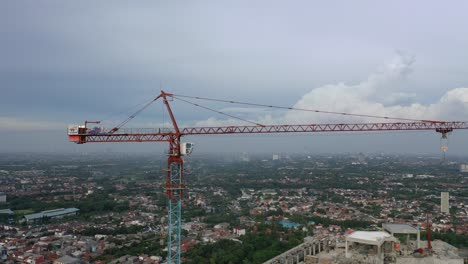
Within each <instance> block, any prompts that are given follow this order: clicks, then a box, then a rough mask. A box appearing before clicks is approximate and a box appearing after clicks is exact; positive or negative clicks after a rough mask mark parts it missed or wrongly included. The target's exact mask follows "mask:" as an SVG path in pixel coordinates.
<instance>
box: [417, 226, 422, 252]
mask: <svg viewBox="0 0 468 264" xmlns="http://www.w3.org/2000/svg"><path fill="white" fill-rule="evenodd" d="M420 236H421V233H419V227H418V239H417V240H418V241H417V245H418V248H420V247H421V237H420Z"/></svg>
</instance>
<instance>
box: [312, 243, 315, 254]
mask: <svg viewBox="0 0 468 264" xmlns="http://www.w3.org/2000/svg"><path fill="white" fill-rule="evenodd" d="M312 249H313V250H314V254H313V255H314V256H315V244H314V245H312Z"/></svg>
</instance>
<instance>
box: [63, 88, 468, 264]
mask: <svg viewBox="0 0 468 264" xmlns="http://www.w3.org/2000/svg"><path fill="white" fill-rule="evenodd" d="M184 97H185V98H193V99H199V100H211V101H220V102H226V103H238V104H244V105H251V106H261V107H274V106H270V105H261V104H253V103H242V102H235V101H227V100H217V99H209V98H202V97H190V96H182V95H174V94H171V93H167V92H164V91H161V93H160V94H159V95H158V96H157V97H156V98H154V99H153V100H152V101H151V102H149V103H147V104H146V105H144V106H143V107H142V108H141V109H140V110H138V111H137V112H136V113H135V114H133V115H131V116H130V117H128V118H127V119H126V120H125V121H123V122H122V123H121V124H119V125H118V126H116V127H114V128H112V129H111V130H109V131H106V130H104V129H100V128H88V127H87V124H90V123H91V124H92V123H94V124H99V122H100V121H86V122H85V125H72V126H69V128H68V136H69V140H70V141H71V142H75V143H77V144H84V143H110V142H167V143H169V152H168V159H167V169H166V171H167V176H166V181H165V182H164V191H165V194H166V197H167V200H168V228H167V240H168V241H167V242H168V245H167V253H168V255H167V263H169V264H172V263H177V264H178V263H180V261H181V247H180V246H181V221H182V200H183V199H184V194H185V190H186V186H185V180H184V161H183V156H185V155H188V154H190V153H191V152H192V149H193V144H192V143H183V142H182V141H181V139H182V137H183V136H189V135H190V136H191V135H224V134H271V133H323V132H364V131H368V132H372V131H423V130H433V131H436V132H438V133H441V135H442V137H443V138H446V136H447V134H448V133H450V132H452V131H453V130H456V129H468V122H465V121H433V120H416V119H409V118H396V117H385V116H372V115H358V114H348V113H339V112H330V111H321V110H310V109H296V108H291V107H276V108H281V109H289V110H301V111H311V112H315V113H327V114H338V115H345V116H346V115H349V116H360V117H374V118H383V119H392V120H398V122H383V123H339V124H302V125H262V124H258V123H255V122H251V121H248V120H245V119H241V118H237V117H234V116H231V115H228V114H225V113H222V112H220V111H216V110H213V109H211V108H208V107H205V106H201V105H199V104H195V103H192V102H190V101H187V100H185V99H183V98H184ZM158 99H162V100H163V103H164V105H165V106H166V110H167V112H168V114H169V117H170V119H171V123H172V127H173V128H172V129H169V130H165V129H163V130H161V129H128V128H122V127H123V125H125V124H126V123H128V122H129V121H130V120H131V119H133V118H134V117H135V116H136V115H137V114H139V113H140V112H141V111H143V110H144V109H146V108H147V107H148V106H149V105H150V104H151V103H153V102H154V101H156V100H158ZM170 99H178V100H181V101H184V102H186V103H189V104H192V105H194V106H197V107H201V108H204V109H207V110H211V111H214V112H217V113H221V114H225V115H228V116H230V117H234V118H237V119H240V120H243V121H246V122H249V123H252V125H249V126H219V127H184V128H180V127H179V126H178V124H177V121H176V118H175V117H174V114H173V112H172V109H171V106H170V104H169V101H170Z"/></svg>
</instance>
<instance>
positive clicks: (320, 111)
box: [172, 94, 444, 123]
mask: <svg viewBox="0 0 468 264" xmlns="http://www.w3.org/2000/svg"><path fill="white" fill-rule="evenodd" d="M172 97H174V98H178V99H180V97H184V98H192V99H197V100H205V101H214V102H222V103H230V104H239V105H249V106H257V107H267V108H276V109H284V110H294V111H305V112H314V113H321V114H333V115H342V116H356V117H369V118H380V119H387V120H401V121H416V122H429V123H444V122H443V121H437V120H422V119H413V118H403V117H390V116H378V115H367V114H352V113H345V112H334V111H325V110H318V109H306V108H297V107H287V106H275V105H266V104H257V103H250V102H239V101H232V100H222V99H213V98H206V97H199V96H188V95H180V94H173V95H172Z"/></svg>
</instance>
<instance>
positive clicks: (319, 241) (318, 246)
mask: <svg viewBox="0 0 468 264" xmlns="http://www.w3.org/2000/svg"><path fill="white" fill-rule="evenodd" d="M320 244H322V242H320V241H319V243H318V247H319V248H318V250H319V253H320Z"/></svg>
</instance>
